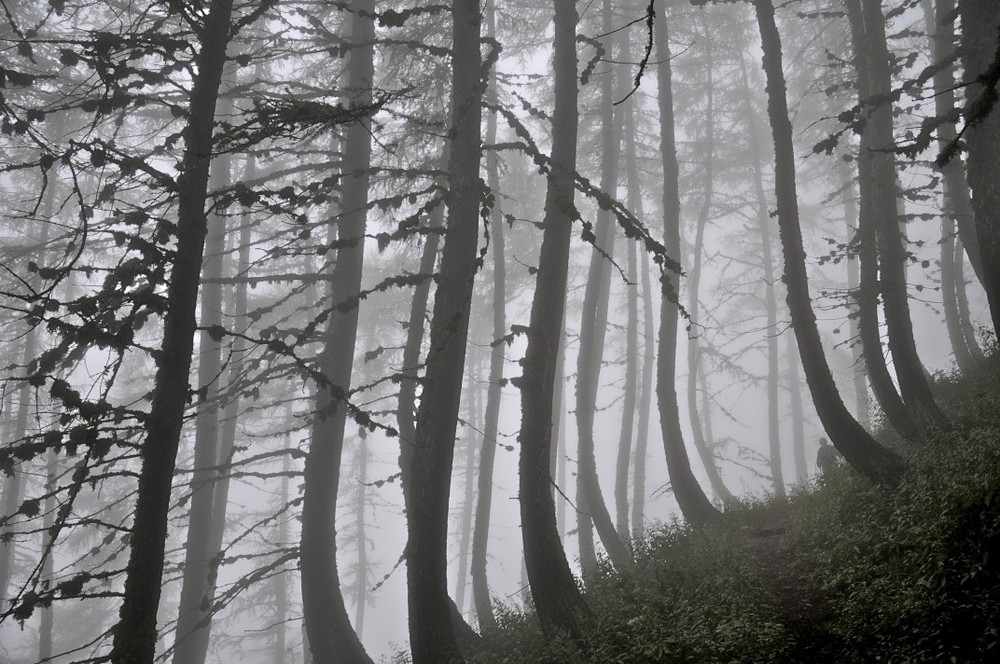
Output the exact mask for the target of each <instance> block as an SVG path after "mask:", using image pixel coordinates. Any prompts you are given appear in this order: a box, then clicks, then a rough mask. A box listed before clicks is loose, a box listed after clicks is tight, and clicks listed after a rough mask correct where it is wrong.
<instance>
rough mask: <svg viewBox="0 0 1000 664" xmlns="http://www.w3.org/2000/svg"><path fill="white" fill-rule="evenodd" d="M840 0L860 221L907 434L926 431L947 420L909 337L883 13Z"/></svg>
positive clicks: (872, 3)
mask: <svg viewBox="0 0 1000 664" xmlns="http://www.w3.org/2000/svg"><path fill="white" fill-rule="evenodd" d="M844 4H845V7H846V8H847V11H848V16H849V17H850V24H851V31H852V41H853V42H854V46H855V67H856V68H857V70H858V91H859V95H860V103H861V106H862V107H863V108H867V109H868V110H867V117H866V119H865V123H864V129H863V130H862V143H861V149H860V152H859V155H858V158H859V160H860V161H861V163H862V164H867V169H865V170H866V172H867V175H866V176H863V177H862V180H861V188H862V193H861V215H862V218H863V219H862V224H864V223H865V222H864V217H865V215H866V214H867V216H868V218H869V219H870V220H871V222H872V223H873V225H874V228H875V234H876V240H877V247H878V250H877V253H878V270H879V280H878V288H879V291H880V292H881V295H882V306H883V311H884V312H885V323H886V328H887V329H888V333H889V350H890V352H891V353H892V358H893V365H894V367H895V370H896V377H897V379H898V383H899V390H900V396H901V397H902V399H903V404H904V405H905V406H906V410H907V413H908V414H909V418H910V420H911V421H912V423H911V426H915V427H916V429H915V430H913V433H917V434H921V435H923V436H926V432H930V431H940V430H944V429H947V428H948V422H947V419H946V418H945V416H944V414H943V413H942V412H941V410H940V409H939V408H938V406H937V403H936V402H935V401H934V397H933V395H932V394H931V391H930V385H929V384H928V382H927V378H926V377H925V374H924V369H923V364H922V363H921V362H920V358H919V356H918V355H917V348H916V343H915V342H914V339H913V324H912V321H911V319H910V308H909V299H908V298H909V296H908V295H907V287H906V249H905V247H904V246H903V235H902V230H901V228H900V225H899V217H898V214H897V210H896V191H897V187H896V181H897V177H896V167H895V156H894V155H895V151H894V149H893V147H894V140H893V123H892V104H891V101H890V100H891V99H892V81H891V70H890V63H889V51H888V46H887V45H886V40H885V17H884V16H883V14H882V8H881V4H882V3H881V0H845V3H844ZM869 287H870V286H869ZM866 295H867V297H869V298H870V297H871V295H870V294H866ZM861 315H862V316H866V315H867V316H870V315H871V311H870V307H865V308H864V309H863V310H862V311H861ZM869 324H870V323H869ZM865 339H866V340H867V339H868V336H866V337H865ZM872 341H873V342H874V339H872ZM865 352H866V356H867V355H868V354H870V353H874V352H881V344H880V345H879V346H878V351H876V349H875V348H868V347H866V351H865ZM869 371H871V370H869ZM922 432H924V433H922Z"/></svg>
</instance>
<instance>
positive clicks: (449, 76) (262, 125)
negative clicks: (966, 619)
mask: <svg viewBox="0 0 1000 664" xmlns="http://www.w3.org/2000/svg"><path fill="white" fill-rule="evenodd" d="M0 23H2V27H0V200H2V212H0V215H2V221H0V229H2V230H0V232H2V234H3V235H2V242H0V266H2V268H3V269H2V272H0V304H2V310H0V324H2V327H3V331H4V333H3V335H2V342H0V343H2V349H3V358H4V359H3V383H2V384H3V389H2V393H0V430H2V431H3V439H2V440H3V442H2V448H0V481H2V498H0V503H2V506H0V644H2V645H0V662H36V661H38V662H47V661H54V662H98V661H111V662H113V663H115V664H125V663H128V664H132V663H148V662H153V661H154V660H155V661H166V660H171V661H173V662H175V664H202V663H203V662H206V661H220V662H236V661H240V662H248V663H249V662H302V661H311V662H316V663H317V664H327V663H334V662H336V663H341V662H351V663H354V662H370V661H378V660H379V659H380V658H388V657H391V656H393V654H394V653H399V652H409V653H410V654H411V656H412V661H413V662H415V663H416V664H424V663H430V662H447V661H463V659H469V658H470V657H471V655H470V653H474V652H475V648H476V644H477V640H478V639H479V636H478V634H479V633H481V632H483V631H488V630H493V629H496V626H497V616H496V610H497V608H498V606H499V605H501V604H521V603H524V604H525V606H527V607H529V608H531V609H532V610H534V611H536V612H537V616H538V619H539V620H540V624H541V627H542V630H543V631H544V632H545V633H546V634H547V635H550V636H552V637H556V636H559V635H569V636H570V637H571V638H577V639H579V638H582V637H581V635H582V631H583V629H584V628H583V624H584V622H585V621H586V620H588V619H589V618H590V617H591V616H592V609H591V607H589V606H588V604H587V602H586V600H585V598H584V597H583V595H581V593H580V583H579V582H581V581H582V583H584V584H586V583H587V579H588V578H589V577H590V576H591V575H593V574H594V573H595V570H596V569H597V567H598V564H599V560H600V559H601V558H602V557H604V558H607V560H608V561H609V562H610V564H611V565H612V566H613V567H614V568H615V569H616V570H618V571H619V572H621V573H623V574H627V573H628V571H629V570H630V568H631V565H632V548H631V546H632V545H631V543H632V539H633V537H634V536H637V535H640V534H641V533H642V532H643V531H644V528H646V527H647V526H649V525H650V524H654V523H657V522H666V521H670V520H673V519H679V520H684V521H687V522H688V523H690V524H692V526H694V527H699V526H703V525H705V524H709V523H712V522H713V521H715V520H716V519H718V518H719V515H720V514H721V513H722V512H723V511H724V510H725V509H727V508H728V507H730V506H732V505H735V504H737V503H738V502H739V501H740V499H741V498H742V497H747V496H759V495H761V494H764V493H773V494H775V495H778V496H783V495H784V494H785V492H786V491H788V490H790V489H791V488H792V487H795V486H800V487H804V486H807V485H808V483H809V482H810V479H811V478H812V477H814V475H815V473H816V468H815V463H814V460H815V458H816V450H817V448H818V446H819V442H818V441H819V438H820V436H825V437H827V438H829V439H830V441H831V442H832V443H833V445H834V446H835V447H836V448H837V449H838V451H839V452H840V454H841V455H842V456H843V457H844V459H845V461H846V463H847V464H849V465H850V466H851V467H853V468H854V469H856V471H857V472H858V473H860V474H861V475H863V476H865V477H867V478H868V479H869V480H870V481H872V482H875V483H885V484H890V485H891V484H893V483H894V482H896V481H898V479H899V477H900V475H901V473H903V472H904V468H905V462H904V460H903V456H901V455H899V454H898V453H897V452H896V451H893V450H890V449H888V448H886V447H884V446H883V445H882V444H880V443H879V442H876V440H875V439H874V438H873V437H872V436H871V434H870V433H869V431H870V429H869V427H870V423H871V422H872V421H874V420H878V421H880V422H885V423H887V424H888V425H889V426H891V427H892V428H893V429H895V430H896V431H897V432H898V433H899V435H900V436H901V437H902V438H903V439H904V440H906V441H907V444H911V445H914V446H919V445H927V444H931V441H932V440H933V438H934V437H935V436H936V435H938V434H941V433H942V432H948V431H949V430H950V428H951V426H952V425H951V423H950V420H949V417H948V413H947V412H944V411H943V410H942V409H941V408H939V406H938V405H937V404H936V403H935V400H934V397H933V396H932V394H931V391H930V384H931V380H932V376H931V373H932V372H934V371H936V370H940V369H944V368H948V367H950V366H952V364H956V365H957V366H959V367H969V366H974V365H975V363H976V362H977V359H978V358H980V357H981V356H982V353H983V351H982V348H983V347H984V345H985V344H987V343H989V342H990V340H991V339H994V338H995V332H996V329H997V325H998V323H1000V274H998V270H1000V256H998V252H1000V239H998V235H997V233H1000V219H997V216H998V215H1000V201H998V200H996V199H997V196H998V190H997V189H996V187H995V180H996V178H997V168H998V164H1000V114H998V113H997V112H995V111H994V109H993V102H994V100H995V98H996V90H995V87H996V84H997V80H998V79H1000V73H998V72H1000V59H998V57H997V55H998V53H1000V50H998V45H997V37H998V24H1000V12H997V11H996V7H995V4H994V3H992V2H990V1H989V0H959V1H958V3H957V5H956V3H955V2H954V0H901V1H897V0H886V1H885V2H880V1H879V0H842V1H841V0H803V1H802V2H799V3H793V4H788V5H782V6H780V7H778V8H777V11H776V10H775V7H774V6H773V5H772V2H771V0H753V1H749V0H748V1H747V2H733V3H704V2H697V3H691V4H689V3H686V2H669V3H667V2H663V1H662V0H654V1H653V2H649V3H646V2H640V1H638V0H636V1H635V2H624V1H621V0H619V1H617V2H612V1H611V0H604V1H603V2H601V3H594V4H577V3H574V2H572V1H570V0H553V2H552V3H549V4H546V3H544V2H525V1H523V0H515V1H513V2H503V1H502V0H485V2H471V1H470V0H455V1H454V2H453V3H451V4H450V5H448V4H444V5H435V4H432V5H420V4H399V3H394V2H375V1H374V0H361V1H359V2H333V1H329V2H324V1H307V0H301V1H296V0H288V1H278V0H259V1H255V2H241V1H236V0H213V1H211V2H207V1H197V0H195V1H174V0H170V1H168V2H153V3H139V2H128V1H126V0H111V1H109V2H101V3H95V2H76V1H74V0H48V1H47V2H46V1H43V0H34V1H25V2H9V1H7V2H0Z"/></svg>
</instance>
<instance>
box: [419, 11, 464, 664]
mask: <svg viewBox="0 0 1000 664" xmlns="http://www.w3.org/2000/svg"><path fill="white" fill-rule="evenodd" d="M452 21H453V24H452V25H453V42H452V44H453V45H452V49H453V50H452V52H453V57H452V110H453V114H452V121H453V127H452V130H451V132H450V136H451V143H452V147H451V154H450V158H449V159H448V232H447V235H446V236H445V242H444V249H443V253H442V257H441V278H440V280H439V281H438V287H437V291H436V292H435V295H434V314H433V317H432V320H431V331H430V351H429V352H428V355H427V372H426V374H425V376H424V380H423V386H424V390H423V395H422V397H421V399H420V407H419V410H418V412H417V427H416V438H415V441H414V447H413V459H412V466H411V469H410V470H411V473H412V477H411V486H410V491H409V494H410V497H409V504H408V505H407V533H408V536H409V541H408V544H407V565H406V568H407V581H408V588H409V593H408V598H409V617H410V648H411V651H412V654H413V664H431V663H443V662H450V661H455V660H459V659H461V653H460V652H459V647H458V642H457V640H456V636H455V630H454V627H453V626H452V622H451V620H450V606H451V605H452V604H451V600H450V598H449V597H448V585H447V584H448V573H447V565H448V498H449V493H450V488H451V487H450V483H451V471H452V463H453V461H454V454H455V430H456V427H457V422H458V408H459V401H460V400H461V393H462V374H463V368H464V366H465V346H466V338H467V335H468V328H469V307H470V304H471V301H472V287H473V278H474V276H475V271H476V247H477V243H478V236H479V201H480V196H481V194H482V188H481V184H480V179H479V162H480V158H481V156H482V141H481V136H480V133H479V127H480V120H481V117H482V107H481V99H482V94H483V90H482V86H481V84H480V68H481V60H482V58H481V56H480V46H479V41H480V37H479V33H480V30H479V27H480V17H479V3H478V2H475V1H473V0H454V2H453V3H452Z"/></svg>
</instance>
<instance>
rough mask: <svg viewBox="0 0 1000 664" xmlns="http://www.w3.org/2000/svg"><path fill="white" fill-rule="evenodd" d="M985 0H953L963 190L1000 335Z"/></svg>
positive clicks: (999, 151)
mask: <svg viewBox="0 0 1000 664" xmlns="http://www.w3.org/2000/svg"><path fill="white" fill-rule="evenodd" d="M996 9H997V8H996V3H994V2H991V0H958V12H959V16H961V18H962V41H961V44H962V64H963V65H964V66H965V80H966V82H967V83H968V87H967V88H966V91H965V99H966V106H965V121H966V125H967V130H966V132H965V133H966V134H967V137H966V140H965V145H966V148H967V149H968V151H969V170H968V178H969V186H970V187H971V188H972V211H973V214H974V218H975V226H976V239H977V240H978V244H979V254H980V260H981V261H982V277H981V281H982V284H983V288H984V289H986V299H987V301H988V302H989V304H990V315H991V316H992V318H993V331H994V332H995V333H996V334H998V335H1000V188H998V187H997V181H998V178H997V168H998V164H1000V112H998V110H997V108H996V103H995V100H996V95H997V92H996V87H997V80H998V78H1000V74H998V73H997V68H998V65H997V57H996V54H997V52H998V50H1000V40H998V36H997V30H998V29H1000V28H998V26H1000V15H998V14H997V11H996Z"/></svg>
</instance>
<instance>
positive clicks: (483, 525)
mask: <svg viewBox="0 0 1000 664" xmlns="http://www.w3.org/2000/svg"><path fill="white" fill-rule="evenodd" d="M486 34H487V36H488V37H490V38H495V37H496V3H495V2H494V1H493V0H487V3H486ZM486 96H487V98H488V101H489V103H490V104H491V105H496V104H497V103H498V101H499V100H498V96H497V80H496V72H495V71H492V70H491V71H490V78H489V86H488V88H487V91H486ZM496 140H497V112H496V110H491V111H490V112H489V114H488V115H487V117H486V143H487V145H493V144H494V143H496ZM486 185H487V186H488V187H489V189H490V192H491V193H492V194H493V196H494V197H495V198H494V201H493V207H492V208H491V209H490V238H491V241H492V245H493V344H494V345H493V347H492V348H491V349H490V376H489V379H488V380H489V382H488V385H489V387H488V388H487V393H486V414H485V418H484V421H483V441H482V446H481V447H480V450H479V475H478V483H479V484H478V491H477V493H478V499H477V501H476V523H475V528H474V531H473V535H472V561H471V568H472V600H473V603H474V604H475V607H476V616H477V617H478V620H479V629H480V631H484V630H492V629H495V628H496V618H495V617H494V616H493V605H492V602H491V600H490V585H489V581H488V578H487V574H486V560H487V552H488V548H489V537H490V513H491V510H492V507H493V467H494V464H495V460H496V453H497V436H499V434H500V432H499V430H498V428H497V425H498V423H499V421H500V401H501V398H502V397H503V363H504V346H505V344H502V343H499V340H500V339H501V338H502V337H503V336H504V335H505V334H507V313H506V309H507V306H506V305H507V265H506V260H507V258H506V247H505V246H504V244H505V239H504V235H505V233H506V229H505V228H504V220H503V214H502V213H501V209H500V201H499V199H498V198H496V197H497V196H498V195H499V193H500V165H499V163H498V161H497V153H496V150H490V151H488V152H487V153H486Z"/></svg>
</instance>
